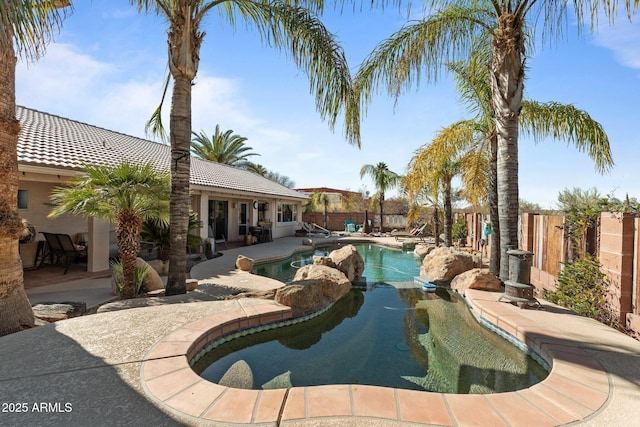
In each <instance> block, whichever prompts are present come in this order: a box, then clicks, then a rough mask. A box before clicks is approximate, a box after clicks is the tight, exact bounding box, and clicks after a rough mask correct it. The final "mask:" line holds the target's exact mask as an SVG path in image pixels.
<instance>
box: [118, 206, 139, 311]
mask: <svg viewBox="0 0 640 427" xmlns="http://www.w3.org/2000/svg"><path fill="white" fill-rule="evenodd" d="M140 230H142V221H141V220H140V218H138V217H137V216H136V215H135V214H134V213H132V212H131V211H129V210H124V211H122V212H120V213H119V214H118V222H117V226H116V241H117V243H118V255H120V261H121V262H122V285H123V286H122V298H124V299H130V298H135V297H136V296H137V289H136V283H135V271H136V259H137V257H138V251H139V250H140Z"/></svg>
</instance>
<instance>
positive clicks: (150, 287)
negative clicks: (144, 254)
mask: <svg viewBox="0 0 640 427" xmlns="http://www.w3.org/2000/svg"><path fill="white" fill-rule="evenodd" d="M145 266H146V267H149V272H148V273H147V275H146V276H144V279H143V280H142V287H141V289H140V292H141V293H143V294H146V293H149V292H154V291H158V290H160V289H164V282H163V281H162V279H161V278H160V275H159V274H158V272H157V271H156V270H155V269H154V268H152V267H151V266H150V265H149V264H148V263H147V262H146V261H145V260H143V259H142V258H136V268H143V267H145ZM121 282H122V277H121V275H120V274H119V273H117V272H116V271H115V270H114V271H113V272H112V274H111V292H112V293H113V295H119V293H118V285H117V284H118V283H121Z"/></svg>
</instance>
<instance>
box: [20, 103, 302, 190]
mask: <svg viewBox="0 0 640 427" xmlns="http://www.w3.org/2000/svg"><path fill="white" fill-rule="evenodd" d="M16 117H17V118H18V120H19V121H20V123H21V124H22V132H21V133H20V138H19V140H18V163H19V164H24V165H33V166H44V167H51V168H61V169H71V170H81V169H82V166H83V164H102V165H109V166H116V165H118V164H119V163H121V162H122V161H123V160H129V161H130V162H151V163H152V164H153V165H154V166H155V167H157V168H161V169H167V168H169V159H170V155H171V154H170V152H171V148H170V147H169V146H168V145H164V144H159V143H157V142H153V141H149V140H146V139H142V138H137V137H134V136H130V135H125V134H122V133H119V132H114V131H111V130H107V129H103V128H100V127H97V126H92V125H88V124H85V123H81V122H78V121H75V120H70V119H66V118H63V117H59V116H55V115H52V114H48V113H43V112H40V111H37V110H33V109H30V108H26V107H21V106H18V107H17V109H16ZM190 182H191V185H192V186H193V185H199V186H206V187H212V190H215V189H224V190H232V191H235V192H239V193H251V194H256V193H257V194H264V195H272V196H275V197H284V198H292V199H305V198H306V196H305V195H303V194H301V193H299V192H297V191H295V190H291V189H289V188H287V187H284V186H282V185H280V184H278V183H276V182H273V181H271V180H268V179H266V178H264V177H262V176H260V175H258V174H255V173H253V172H249V171H245V170H242V169H238V168H235V167H232V166H227V165H223V164H220V163H215V162H210V161H206V160H202V159H200V158H197V157H195V156H191V178H190Z"/></svg>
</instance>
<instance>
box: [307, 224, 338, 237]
mask: <svg viewBox="0 0 640 427" xmlns="http://www.w3.org/2000/svg"><path fill="white" fill-rule="evenodd" d="M300 225H301V226H302V229H303V230H304V231H306V232H307V235H309V236H313V235H321V236H323V237H329V236H331V231H329V230H327V229H326V228H322V227H320V226H319V225H318V224H316V223H315V222H312V223H311V224H309V223H308V222H301V223H300Z"/></svg>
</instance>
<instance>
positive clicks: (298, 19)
mask: <svg viewBox="0 0 640 427" xmlns="http://www.w3.org/2000/svg"><path fill="white" fill-rule="evenodd" d="M131 4H133V5H137V7H138V10H139V11H144V12H153V13H155V14H157V15H159V16H161V17H163V18H164V19H166V21H167V23H168V25H169V28H168V32H167V33H168V45H169V50H168V60H169V61H168V62H169V71H170V73H171V78H172V79H173V93H172V100H171V112H170V123H169V127H170V140H171V207H170V211H171V214H170V217H171V219H170V226H171V242H172V246H171V258H170V264H169V277H168V279H167V295H174V294H183V293H185V292H186V288H185V281H186V258H185V256H184V247H185V245H186V239H187V225H188V219H189V205H190V198H189V173H190V139H191V132H192V131H191V88H192V86H193V81H194V79H195V78H196V75H197V73H198V65H199V62H200V56H201V55H200V48H201V45H202V42H203V40H204V36H205V33H204V31H202V30H201V26H202V24H203V23H204V20H205V19H206V17H207V16H208V15H209V12H211V11H212V10H213V9H218V12H219V13H220V16H221V17H223V18H225V19H227V20H228V21H229V23H230V24H231V25H232V26H234V25H235V23H236V21H237V20H238V18H242V19H244V21H245V22H246V23H247V25H248V26H253V27H254V28H255V29H256V30H257V31H258V32H259V33H260V35H261V36H262V37H263V40H264V41H265V42H266V43H267V44H268V45H269V46H273V47H276V48H278V49H287V50H289V51H290V53H291V58H293V60H294V62H295V63H296V65H297V66H298V67H300V68H301V69H303V70H304V71H305V73H306V74H307V75H308V77H309V82H310V90H311V92H313V93H315V95H316V96H315V100H316V108H317V110H318V111H319V112H320V115H321V117H322V118H324V119H327V120H328V121H329V124H330V126H333V125H334V124H335V122H336V120H337V116H338V113H339V112H340V110H341V108H343V106H344V105H346V104H347V103H348V102H352V101H351V100H352V92H351V75H350V70H349V67H348V66H347V62H346V58H345V55H344V53H343V51H342V49H341V48H340V47H339V46H338V44H337V42H336V40H335V38H334V37H333V35H332V34H331V33H329V32H328V31H327V30H326V28H325V27H324V26H323V25H322V23H321V22H320V20H319V19H318V18H317V17H316V15H314V13H321V12H322V9H323V6H324V2H322V1H319V0H309V1H303V2H298V1H290V0H276V1H269V2H266V1H264V2H263V1H241V0H229V1H226V2H221V1H218V0H174V1H170V2H169V1H166V0H131ZM217 6H220V7H217ZM305 6H306V7H308V9H306V8H305ZM160 110H161V107H159V108H158V110H156V114H154V116H153V118H152V120H151V123H150V126H151V128H153V129H155V130H156V131H159V129H160V128H161V121H160V120H159V119H160V116H161V115H160ZM351 114H352V115H355V114H356V113H351Z"/></svg>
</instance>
